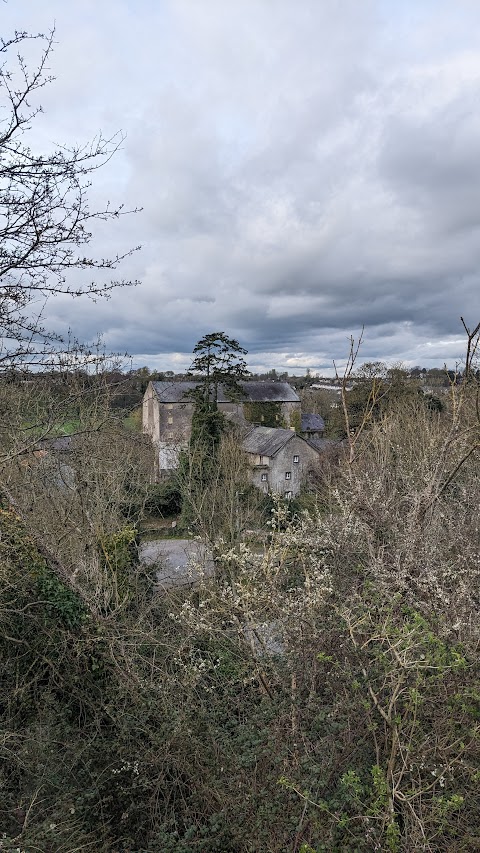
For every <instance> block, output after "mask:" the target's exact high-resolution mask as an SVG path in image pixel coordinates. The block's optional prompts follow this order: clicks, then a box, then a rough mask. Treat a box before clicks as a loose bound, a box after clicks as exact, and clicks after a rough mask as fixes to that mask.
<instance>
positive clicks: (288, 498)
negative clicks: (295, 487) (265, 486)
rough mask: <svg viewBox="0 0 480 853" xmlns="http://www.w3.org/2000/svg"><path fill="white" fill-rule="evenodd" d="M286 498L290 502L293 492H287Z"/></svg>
mask: <svg viewBox="0 0 480 853" xmlns="http://www.w3.org/2000/svg"><path fill="white" fill-rule="evenodd" d="M285 498H286V500H287V501H290V500H291V499H292V493H291V492H285Z"/></svg>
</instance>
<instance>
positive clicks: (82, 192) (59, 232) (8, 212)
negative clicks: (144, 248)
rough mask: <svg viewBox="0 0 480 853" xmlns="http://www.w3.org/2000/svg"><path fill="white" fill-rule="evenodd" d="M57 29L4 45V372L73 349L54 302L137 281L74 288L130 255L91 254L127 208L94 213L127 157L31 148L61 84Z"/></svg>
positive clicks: (0, 224)
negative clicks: (56, 66) (93, 197)
mask: <svg viewBox="0 0 480 853" xmlns="http://www.w3.org/2000/svg"><path fill="white" fill-rule="evenodd" d="M30 41H36V42H37V43H38V45H39V48H40V56H39V58H38V60H37V63H36V64H35V65H34V67H33V68H30V67H29V65H28V64H27V62H26V61H25V59H24V58H23V56H22V53H21V50H22V47H25V46H26V43H27V42H30ZM53 45H54V30H52V31H51V32H50V33H49V34H47V35H43V34H38V35H35V36H31V35H29V34H27V33H26V32H16V33H15V34H14V35H13V37H11V38H10V39H7V40H3V39H1V40H0V62H1V64H0V107H1V112H0V337H1V339H2V340H1V344H0V368H5V367H11V366H12V365H18V364H19V363H22V364H29V363H34V364H36V365H38V364H39V363H40V364H41V363H44V362H45V361H46V360H51V359H52V356H54V354H55V352H56V350H57V349H60V350H61V351H63V350H64V349H65V343H64V342H62V341H61V340H60V339H59V338H58V336H56V335H55V334H53V333H52V332H51V331H50V330H47V329H46V328H44V326H43V321H42V312H43V311H44V306H45V302H46V300H47V299H48V297H49V296H51V295H54V294H59V293H63V294H65V293H68V294H70V295H71V296H72V297H75V296H80V295H82V294H88V295H90V296H92V297H98V296H108V295H109V293H110V291H111V290H112V288H115V287H119V286H125V285H126V284H128V283H129V282H126V281H121V280H120V281H111V282H101V283H98V282H97V281H92V280H88V279H87V280H86V281H85V282H84V283H78V281H76V282H75V283H74V284H72V283H71V282H70V281H69V280H68V278H67V276H68V273H69V272H70V271H71V270H72V269H77V270H85V271H86V273H87V275H88V276H90V273H91V271H92V270H113V269H115V268H116V266H117V264H118V263H119V262H120V261H121V260H122V259H123V258H125V257H126V256H127V255H129V254H130V253H131V251H133V250H129V251H127V252H125V253H122V254H117V255H115V256H114V257H113V258H93V257H92V256H91V255H89V254H88V253H85V249H84V246H86V245H87V244H88V243H89V241H90V239H91V237H92V228H93V225H94V224H95V222H98V221H99V220H103V221H105V220H110V219H117V218H118V217H119V216H120V215H122V214H123V213H125V212H126V211H124V210H123V208H122V206H119V207H111V206H110V204H109V203H107V204H106V205H105V206H104V207H102V208H99V209H98V208H96V209H93V210H92V209H90V206H89V198H88V196H89V188H90V179H91V175H92V173H93V172H94V171H96V170H97V169H98V168H100V167H101V166H102V165H104V164H105V163H106V162H108V160H110V158H111V157H112V156H113V154H114V153H115V152H116V151H117V150H118V148H119V146H120V144H121V142H122V140H123V136H122V134H120V133H119V134H117V135H115V136H113V137H112V138H109V139H108V138H104V137H103V136H102V135H101V134H99V135H98V136H97V137H96V138H94V139H93V140H92V141H90V142H88V143H86V144H80V145H75V146H73V147H64V146H60V145H58V146H57V147H56V148H54V150H52V151H50V152H49V153H43V152H40V153H36V152H35V151H33V150H32V149H31V148H30V146H29V144H28V141H27V135H28V133H29V131H30V130H31V128H32V123H33V122H34V120H35V118H36V117H37V116H38V114H39V113H40V112H41V111H42V108H41V106H39V105H38V104H37V103H36V99H37V95H38V93H39V91H41V90H42V89H43V88H44V87H45V86H46V85H48V84H49V83H51V82H52V79H53V78H52V76H51V75H50V73H49V69H48V63H49V59H50V56H51V53H52V50H53ZM15 53H16V57H15V58H13V56H12V54H15Z"/></svg>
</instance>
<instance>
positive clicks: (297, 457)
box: [293, 453, 300, 465]
mask: <svg viewBox="0 0 480 853" xmlns="http://www.w3.org/2000/svg"><path fill="white" fill-rule="evenodd" d="M293 461H294V463H295V465H296V464H297V462H300V456H298V454H297V453H296V454H295V456H294V457H293Z"/></svg>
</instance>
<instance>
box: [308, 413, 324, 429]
mask: <svg viewBox="0 0 480 853" xmlns="http://www.w3.org/2000/svg"><path fill="white" fill-rule="evenodd" d="M324 429H325V421H324V420H323V418H322V417H321V415H314V414H311V413H309V412H305V414H304V415H302V432H322V431H323V430H324Z"/></svg>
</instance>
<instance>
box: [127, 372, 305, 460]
mask: <svg viewBox="0 0 480 853" xmlns="http://www.w3.org/2000/svg"><path fill="white" fill-rule="evenodd" d="M239 385H240V387H241V389H242V397H241V399H240V400H236V401H232V400H231V399H229V396H228V394H226V393H225V390H224V389H223V388H222V387H221V386H220V387H219V390H218V400H217V404H218V408H219V409H220V411H221V412H223V413H224V414H225V415H226V416H227V417H229V418H231V419H233V420H235V421H237V422H238V423H240V424H248V423H251V424H252V425H253V424H257V425H263V426H266V427H267V426H268V427H279V428H283V429H286V430H299V429H300V427H301V405H300V399H299V397H298V396H297V394H296V393H295V391H294V390H293V388H292V387H291V386H290V385H289V384H288V383H287V382H274V381H245V382H240V383H239ZM197 386H198V383H197V382H149V383H148V386H147V390H146V392H145V396H144V399H143V431H144V432H146V433H148V435H150V437H151V439H152V441H153V442H154V443H155V445H156V446H157V448H158V459H159V470H160V471H166V470H169V469H172V468H175V467H176V464H177V459H178V452H179V450H180V449H181V448H182V447H185V445H186V443H187V442H188V440H189V438H190V433H191V425H192V414H193V408H194V401H193V399H192V396H191V395H192V392H193V391H194V390H195V388H197Z"/></svg>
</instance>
